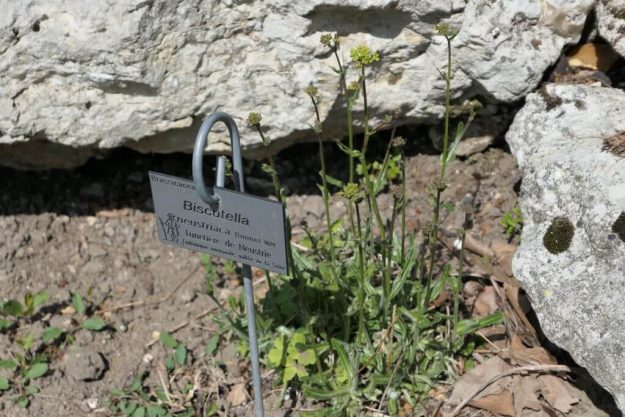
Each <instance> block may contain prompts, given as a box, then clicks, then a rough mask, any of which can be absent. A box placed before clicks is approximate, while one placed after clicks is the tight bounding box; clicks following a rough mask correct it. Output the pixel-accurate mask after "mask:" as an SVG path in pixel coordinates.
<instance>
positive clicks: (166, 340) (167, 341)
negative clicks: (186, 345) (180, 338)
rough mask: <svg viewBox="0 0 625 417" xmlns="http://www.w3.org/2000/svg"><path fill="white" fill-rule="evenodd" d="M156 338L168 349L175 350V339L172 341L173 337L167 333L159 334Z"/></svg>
mask: <svg viewBox="0 0 625 417" xmlns="http://www.w3.org/2000/svg"><path fill="white" fill-rule="evenodd" d="M158 338H159V340H160V341H161V343H162V344H163V345H165V346H167V347H168V348H171V349H176V346H178V342H177V341H176V339H174V338H173V336H172V335H171V334H169V333H167V332H160V333H159V335H158Z"/></svg>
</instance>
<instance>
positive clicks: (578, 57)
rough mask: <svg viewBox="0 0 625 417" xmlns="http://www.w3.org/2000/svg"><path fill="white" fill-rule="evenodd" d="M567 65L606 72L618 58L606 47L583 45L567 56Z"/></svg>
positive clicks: (602, 45) (594, 44) (591, 44)
mask: <svg viewBox="0 0 625 417" xmlns="http://www.w3.org/2000/svg"><path fill="white" fill-rule="evenodd" d="M567 58H568V60H569V65H570V66H572V67H576V68H585V69H590V70H595V71H608V70H609V69H610V68H611V67H612V65H614V63H615V62H616V61H617V60H618V59H619V56H618V55H617V54H616V52H614V50H613V49H612V48H610V46H608V45H604V44H599V43H585V44H583V45H581V46H579V47H577V48H575V49H573V51H571V52H569V53H568V54H567Z"/></svg>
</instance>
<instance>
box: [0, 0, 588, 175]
mask: <svg viewBox="0 0 625 417" xmlns="http://www.w3.org/2000/svg"><path fill="white" fill-rule="evenodd" d="M450 3H451V4H450ZM592 4H593V1H592V0H574V1H573V0H550V1H549V2H545V1H539V0H514V1H503V0H497V1H492V0H469V1H468V2H467V3H466V4H465V1H464V0H453V1H450V2H441V1H434V0H432V1H419V2H414V1H392V0H369V1H366V2H362V1H360V0H348V1H344V0H315V1H292V0H271V1H265V2H260V1H233V0H230V1H224V2H213V1H207V0H204V1H202V0H185V1H182V0H174V1H165V0H128V1H120V0H103V1H98V2H89V4H87V3H85V2H84V1H81V0H44V1H37V2H35V1H32V0H27V1H20V2H16V1H13V0H0V10H2V13H1V14H0V163H1V164H5V165H11V166H18V167H33V168H36V167H69V166H76V165H79V164H81V163H83V162H84V161H85V160H86V159H88V158H89V157H90V156H92V155H94V154H98V153H101V152H103V151H105V150H107V149H111V148H115V147H119V146H127V147H131V148H134V149H137V150H140V151H143V152H173V151H190V150H191V148H192V142H193V140H194V137H195V134H196V132H197V129H198V126H199V124H200V123H201V121H202V119H203V117H204V116H205V115H206V114H209V113H211V112H213V111H216V110H223V111H227V112H229V113H231V114H233V115H234V116H235V118H237V119H238V121H239V125H240V128H241V130H242V133H243V145H244V148H245V152H246V155H247V156H251V157H253V156H255V155H258V154H259V153H260V152H262V151H263V147H262V146H261V143H260V140H259V139H258V137H257V135H256V134H253V133H252V132H251V131H249V130H247V129H246V128H245V126H244V125H245V123H244V118H245V117H246V115H247V113H248V112H250V111H259V112H261V113H262V114H263V117H264V120H263V123H264V124H265V125H266V126H267V127H268V128H269V136H270V137H271V138H272V139H273V141H274V142H273V143H272V147H273V150H278V149H280V148H284V147H286V146H288V145H290V144H291V143H293V142H295V141H299V140H306V139H310V138H312V135H311V133H312V131H311V127H310V125H311V123H312V110H311V108H310V102H309V100H308V98H307V97H306V96H305V94H303V93H302V91H303V89H304V88H305V87H306V86H307V85H309V83H311V82H314V83H316V84H317V85H318V87H319V89H320V90H321V93H322V96H323V102H322V105H321V117H322V119H323V128H324V132H325V134H326V136H327V137H332V136H333V135H336V134H339V129H340V131H341V132H342V131H343V129H342V128H343V123H342V122H339V121H340V120H341V119H340V117H342V114H341V113H342V112H340V111H338V112H337V111H333V112H330V110H337V109H340V106H341V105H342V104H341V100H339V99H337V96H338V94H339V92H338V90H339V89H338V81H337V77H336V75H335V74H334V73H333V71H332V69H331V68H330V66H331V65H333V64H334V59H333V57H332V56H331V55H330V54H329V53H328V51H327V50H326V49H325V48H324V47H322V46H321V45H320V44H319V36H320V34H322V33H327V32H336V31H338V32H339V34H340V35H341V41H342V44H343V46H344V52H345V58H346V59H349V56H348V55H349V54H348V53H347V51H348V50H349V48H351V47H353V46H355V45H357V44H360V43H363V42H364V43H367V44H369V45H370V46H371V47H372V48H374V49H377V50H379V51H380V54H381V56H382V57H383V60H382V62H381V63H380V64H379V65H378V66H377V67H376V68H374V69H373V70H372V72H373V73H372V74H371V75H372V77H371V79H372V81H371V83H370V85H369V86H368V92H369V95H370V103H371V105H372V111H373V113H375V114H377V115H379V116H380V117H382V116H383V115H384V114H387V113H388V112H390V111H392V110H394V109H397V108H399V109H401V110H402V112H403V114H404V115H405V117H404V118H403V122H404V123H426V122H429V121H434V120H437V119H439V118H440V116H441V114H442V109H443V107H442V102H443V100H442V97H443V94H444V83H443V81H442V79H441V78H440V75H439V73H438V70H437V68H442V67H443V65H444V62H445V58H446V54H445V45H444V41H443V39H442V38H441V37H440V36H435V34H434V24H436V23H438V22H441V21H449V22H451V23H452V24H456V25H460V24H461V23H462V31H461V33H460V35H459V36H458V37H457V38H456V40H455V41H454V48H455V51H454V56H455V59H456V62H457V63H458V66H457V68H456V70H455V78H454V92H453V94H454V96H455V97H456V98H461V97H462V98H469V97H472V96H475V95H478V94H479V95H481V96H483V97H486V98H487V99H489V100H491V101H504V102H511V101H515V100H518V99H520V98H522V97H523V96H524V95H525V94H526V93H528V92H529V91H531V90H532V89H533V88H534V87H535V86H536V84H537V83H538V82H539V80H540V78H541V76H542V74H543V72H544V71H545V69H546V68H547V67H548V66H549V65H551V64H553V63H554V62H555V61H556V60H557V58H558V56H559V55H560V53H561V50H562V47H563V46H564V45H565V44H567V43H575V42H577V40H578V39H579V35H580V33H581V30H582V26H583V24H584V21H585V18H586V14H587V12H588V10H589V8H590V7H591V5H592ZM349 78H350V79H351V78H354V75H353V72H352V73H350V75H349ZM373 79H375V81H373ZM374 123H375V120H374ZM224 140H225V136H223V135H221V136H220V135H216V137H215V138H214V139H212V142H213V144H212V145H211V147H210V149H211V150H212V151H218V150H223V149H224V142H223V141H224Z"/></svg>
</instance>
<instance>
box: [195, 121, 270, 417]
mask: <svg viewBox="0 0 625 417" xmlns="http://www.w3.org/2000/svg"><path fill="white" fill-rule="evenodd" d="M217 122H223V123H224V124H225V125H226V126H227V127H228V132H229V133H230V146H231V148H232V170H233V176H234V178H233V180H234V187H235V190H236V191H240V192H245V186H244V184H243V164H242V162H241V141H240V139H239V130H238V129H237V125H236V124H235V122H234V120H233V119H232V117H230V115H228V114H227V113H223V112H216V113H213V114H211V115H210V116H208V117H207V118H206V119H205V120H204V122H203V123H202V126H201V127H200V131H199V132H198V134H197V137H196V139H195V145H194V146H193V182H194V183H195V187H196V190H197V193H198V194H199V196H200V198H201V199H202V201H204V202H205V203H206V204H208V205H209V206H211V208H214V209H217V208H218V207H219V195H217V194H215V193H214V192H211V191H209V190H208V188H207V187H206V184H205V183H204V173H203V164H202V162H203V157H204V148H205V147H206V142H207V140H208V133H209V132H210V130H211V129H212V127H213V125H214V124H215V123H217ZM225 162H226V158H225V157H223V156H220V157H219V158H218V159H217V176H216V179H215V185H216V186H219V187H223V186H224V182H225V165H226V164H225ZM242 269H243V286H244V291H245V309H246V311H247V328H248V335H249V345H250V355H251V359H252V385H253V387H254V409H255V416H256V417H264V415H265V411H264V408H263V395H262V388H261V379H260V361H259V357H258V338H257V336H256V314H255V308H254V289H253V285H252V267H251V266H250V265H248V264H243V268H242Z"/></svg>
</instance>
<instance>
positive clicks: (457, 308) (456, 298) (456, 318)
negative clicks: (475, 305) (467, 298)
mask: <svg viewBox="0 0 625 417" xmlns="http://www.w3.org/2000/svg"><path fill="white" fill-rule="evenodd" d="M466 235H467V231H466V229H465V228H464V227H463V228H462V236H461V238H460V259H459V263H460V265H459V266H458V281H459V282H458V283H457V284H456V285H454V290H455V291H454V317H453V333H454V335H455V332H456V328H457V327H458V321H459V320H460V288H461V287H462V266H463V263H464V238H465V237H466Z"/></svg>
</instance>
